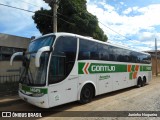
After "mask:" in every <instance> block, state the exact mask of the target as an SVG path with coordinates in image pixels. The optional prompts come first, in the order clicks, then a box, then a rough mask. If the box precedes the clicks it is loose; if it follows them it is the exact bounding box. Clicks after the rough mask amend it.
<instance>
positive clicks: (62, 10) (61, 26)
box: [32, 0, 107, 41]
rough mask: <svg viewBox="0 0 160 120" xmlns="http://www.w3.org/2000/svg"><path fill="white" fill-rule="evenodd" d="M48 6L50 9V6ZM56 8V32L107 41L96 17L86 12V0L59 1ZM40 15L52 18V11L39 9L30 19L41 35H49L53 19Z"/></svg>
mask: <svg viewBox="0 0 160 120" xmlns="http://www.w3.org/2000/svg"><path fill="white" fill-rule="evenodd" d="M49 5H50V7H51V8H52V4H49ZM58 6H59V7H58V10H57V11H58V14H57V18H58V27H57V28H58V32H70V33H75V34H80V35H84V36H91V37H93V38H95V39H98V40H101V41H107V36H106V35H105V34H104V32H103V30H102V29H101V28H100V27H99V26H98V20H97V17H96V16H94V15H92V14H91V13H89V12H88V11H87V7H86V0H60V2H59V4H58ZM41 14H46V15H50V16H53V10H52V9H51V10H44V9H43V8H41V10H38V11H36V12H35V15H34V16H33V17H32V18H33V20H34V22H35V23H36V24H37V26H36V27H37V28H38V29H39V31H40V32H41V33H42V34H47V33H51V32H52V28H53V19H52V18H51V17H47V16H43V15H41ZM66 21H68V22H66Z"/></svg>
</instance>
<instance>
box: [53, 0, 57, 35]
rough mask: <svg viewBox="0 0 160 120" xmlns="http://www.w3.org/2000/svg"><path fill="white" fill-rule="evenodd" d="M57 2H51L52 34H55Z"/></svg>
mask: <svg viewBox="0 0 160 120" xmlns="http://www.w3.org/2000/svg"><path fill="white" fill-rule="evenodd" d="M57 8H58V7H57V0H53V32H57Z"/></svg>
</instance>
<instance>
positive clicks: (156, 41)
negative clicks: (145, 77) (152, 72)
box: [155, 38, 158, 76]
mask: <svg viewBox="0 0 160 120" xmlns="http://www.w3.org/2000/svg"><path fill="white" fill-rule="evenodd" d="M155 54H156V61H155V62H156V63H155V64H156V76H158V68H157V39H156V38H155Z"/></svg>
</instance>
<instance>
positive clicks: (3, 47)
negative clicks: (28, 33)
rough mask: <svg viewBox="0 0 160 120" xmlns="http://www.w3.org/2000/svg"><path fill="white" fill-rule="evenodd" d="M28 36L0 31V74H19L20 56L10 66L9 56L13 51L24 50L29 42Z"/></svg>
mask: <svg viewBox="0 0 160 120" xmlns="http://www.w3.org/2000/svg"><path fill="white" fill-rule="evenodd" d="M30 40H31V39H30V38H24V37H19V36H14V35H8V34H2V33H0V76H7V75H15V74H19V72H20V66H21V65H22V62H21V61H20V58H17V59H16V60H15V61H14V64H13V66H12V67H11V66H10V58H11V56H12V54H13V53H15V52H22V51H25V50H26V49H27V47H28V45H29V43H30Z"/></svg>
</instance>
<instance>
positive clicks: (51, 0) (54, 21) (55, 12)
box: [44, 0, 58, 32]
mask: <svg viewBox="0 0 160 120" xmlns="http://www.w3.org/2000/svg"><path fill="white" fill-rule="evenodd" d="M44 1H45V2H46V3H49V4H50V3H51V4H52V5H53V32H57V9H58V5H57V3H58V0H44Z"/></svg>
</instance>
